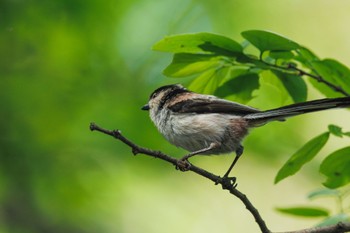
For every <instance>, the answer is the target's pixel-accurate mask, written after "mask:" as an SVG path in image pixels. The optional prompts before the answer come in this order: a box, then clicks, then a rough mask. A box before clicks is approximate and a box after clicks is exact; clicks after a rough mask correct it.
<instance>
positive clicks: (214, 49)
mask: <svg viewBox="0 0 350 233" xmlns="http://www.w3.org/2000/svg"><path fill="white" fill-rule="evenodd" d="M153 50H156V51H161V52H170V53H198V54H218V55H224V56H236V55H237V54H241V53H242V50H243V48H242V46H241V45H240V44H239V43H237V42H236V41H234V40H232V39H230V38H228V37H225V36H221V35H217V34H212V33H206V32H202V33H195V34H180V35H173V36H167V37H165V38H164V39H162V40H160V41H159V42H157V43H156V44H155V45H154V46H153Z"/></svg>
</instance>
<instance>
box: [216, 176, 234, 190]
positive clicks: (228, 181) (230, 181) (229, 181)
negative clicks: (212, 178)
mask: <svg viewBox="0 0 350 233" xmlns="http://www.w3.org/2000/svg"><path fill="white" fill-rule="evenodd" d="M236 180H237V178H236V177H227V176H223V177H222V178H221V177H220V178H219V179H218V180H217V181H216V182H215V185H217V184H219V183H220V184H221V185H222V188H223V189H231V188H236V187H237V183H236Z"/></svg>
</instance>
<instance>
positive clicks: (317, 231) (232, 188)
mask: <svg viewBox="0 0 350 233" xmlns="http://www.w3.org/2000/svg"><path fill="white" fill-rule="evenodd" d="M90 130H91V131H98V132H101V133H104V134H107V135H109V136H112V137H114V138H115V139H117V140H120V141H121V142H123V143H124V144H126V145H127V146H129V147H130V148H131V149H132V153H133V154H134V155H137V154H144V155H148V156H151V157H155V158H158V159H161V160H163V161H166V162H169V163H171V164H173V165H174V166H175V167H177V165H178V161H179V160H178V159H176V158H173V157H171V156H169V155H166V154H164V153H162V152H160V151H155V150H150V149H148V148H144V147H140V146H138V145H136V144H135V143H133V142H132V141H130V140H129V139H127V138H126V137H124V136H123V135H122V134H121V132H120V131H119V130H106V129H103V128H101V127H99V126H98V125H96V124H95V123H91V124H90ZM189 170H190V171H192V172H194V173H196V174H198V175H200V176H203V177H205V178H207V179H209V180H211V181H213V182H214V183H215V184H221V186H222V188H223V189H224V190H228V191H229V192H230V193H231V194H232V195H234V196H235V197H237V198H238V199H240V200H241V201H242V202H243V204H244V205H245V207H246V209H247V210H248V211H249V212H250V213H251V214H252V215H253V217H254V219H255V222H256V223H257V224H258V226H259V228H260V230H261V232H262V233H272V232H271V231H270V230H269V229H268V227H267V226H266V224H265V221H264V220H263V219H262V217H261V216H260V214H259V212H258V210H257V209H256V208H255V207H254V206H253V204H252V203H251V202H250V201H249V199H248V198H247V196H246V195H245V194H243V193H241V192H240V191H239V190H238V189H237V188H236V185H235V184H234V183H232V181H230V180H228V179H224V178H222V177H220V176H217V175H214V174H213V173H210V172H208V171H206V170H204V169H202V168H200V167H197V166H195V165H193V164H191V166H190V167H189ZM348 231H350V222H348V223H343V222H339V223H337V224H335V225H331V226H325V227H314V228H309V229H304V230H298V231H290V232H280V233H330V232H332V233H343V232H348Z"/></svg>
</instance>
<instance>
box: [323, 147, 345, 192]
mask: <svg viewBox="0 0 350 233" xmlns="http://www.w3.org/2000/svg"><path fill="white" fill-rule="evenodd" d="M320 172H321V173H322V174H324V175H325V176H327V180H326V181H325V182H324V183H323V185H324V186H326V187H327V188H331V189H334V188H338V187H341V186H344V185H346V184H348V183H349V182H350V147H345V148H343V149H340V150H337V151H335V152H333V153H332V154H330V155H329V156H327V157H326V158H325V159H324V160H323V162H322V163H321V166H320Z"/></svg>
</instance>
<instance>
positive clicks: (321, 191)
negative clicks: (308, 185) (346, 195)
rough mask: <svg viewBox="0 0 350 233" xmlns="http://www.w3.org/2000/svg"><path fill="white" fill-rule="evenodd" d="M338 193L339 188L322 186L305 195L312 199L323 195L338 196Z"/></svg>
mask: <svg viewBox="0 0 350 233" xmlns="http://www.w3.org/2000/svg"><path fill="white" fill-rule="evenodd" d="M339 193H340V192H339V190H336V189H327V188H323V189H319V190H316V191H313V192H311V193H309V194H308V196H307V197H308V198H309V199H314V198H318V197H325V196H338V195H339Z"/></svg>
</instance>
